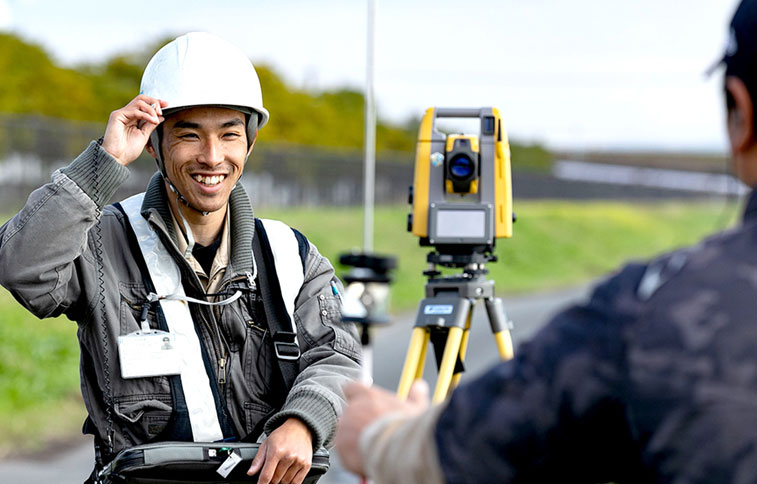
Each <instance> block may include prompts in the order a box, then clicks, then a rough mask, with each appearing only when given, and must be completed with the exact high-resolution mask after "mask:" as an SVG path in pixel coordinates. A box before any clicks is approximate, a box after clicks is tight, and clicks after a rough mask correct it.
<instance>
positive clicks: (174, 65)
mask: <svg viewBox="0 0 757 484" xmlns="http://www.w3.org/2000/svg"><path fill="white" fill-rule="evenodd" d="M140 93H142V94H146V95H148V96H150V97H154V98H157V99H162V100H164V101H167V102H168V106H166V107H165V108H163V111H164V112H166V113H170V112H171V111H173V110H178V109H182V108H187V107H191V106H205V105H213V106H224V107H228V108H232V109H237V110H239V111H243V112H246V113H248V114H251V113H252V112H256V113H258V115H257V116H256V117H257V126H248V131H249V132H251V133H252V134H254V133H255V129H256V128H257V129H260V128H262V127H263V126H264V125H265V124H266V123H267V122H268V111H267V110H266V109H265V108H264V107H263V95H262V93H261V92H260V80H259V79H258V74H257V72H255V67H253V65H252V63H251V62H250V60H249V59H248V58H247V55H246V54H245V53H244V52H243V51H242V50H241V49H239V48H238V47H237V46H235V45H233V44H231V43H229V42H227V41H226V40H224V39H221V38H220V37H217V36H215V35H213V34H209V33H206V32H190V33H188V34H186V35H182V36H181V37H178V38H177V39H175V40H173V41H171V42H169V43H168V44H166V45H164V46H163V47H162V48H161V49H160V50H159V51H158V52H156V53H155V55H154V56H153V57H152V59H150V62H149V63H148V64H147V67H145V72H144V73H143V74H142V84H141V86H140Z"/></svg>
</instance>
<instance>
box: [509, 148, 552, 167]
mask: <svg viewBox="0 0 757 484" xmlns="http://www.w3.org/2000/svg"><path fill="white" fill-rule="evenodd" d="M510 156H511V163H512V167H513V170H527V171H540V172H549V171H550V170H551V169H552V161H553V156H552V154H551V153H550V152H549V151H547V150H546V149H544V147H542V146H539V145H535V144H531V145H520V144H517V143H512V142H510Z"/></svg>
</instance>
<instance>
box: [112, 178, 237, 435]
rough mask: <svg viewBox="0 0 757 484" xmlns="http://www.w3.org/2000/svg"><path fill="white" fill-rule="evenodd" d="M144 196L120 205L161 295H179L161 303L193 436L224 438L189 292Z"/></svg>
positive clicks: (165, 299)
mask: <svg viewBox="0 0 757 484" xmlns="http://www.w3.org/2000/svg"><path fill="white" fill-rule="evenodd" d="M143 198H144V193H141V194H138V195H134V196H133V197H130V198H128V199H126V200H124V201H123V202H121V206H122V208H123V209H124V212H125V213H126V215H127V217H128V218H129V223H130V224H131V227H132V230H133V231H134V233H135V235H136V237H137V241H138V243H139V248H140V250H141V252H142V256H143V257H144V259H145V263H146V266H147V270H148V271H149V272H150V277H151V279H152V281H153V284H154V286H155V291H156V292H157V293H158V294H165V295H173V296H176V298H175V299H167V298H163V299H160V300H159V304H160V307H161V309H162V310H163V313H164V315H165V319H166V323H167V324H168V329H169V331H170V332H171V333H175V334H176V338H177V343H178V344H177V346H178V350H179V352H180V354H181V358H182V371H181V386H182V389H183V390H184V397H185V400H186V404H187V408H188V410H189V420H190V425H191V428H192V438H193V439H194V440H195V442H213V441H216V440H221V439H223V431H222V430H221V424H220V422H219V421H218V414H217V410H216V404H215V399H214V398H213V391H212V389H211V388H210V380H209V378H208V375H207V372H206V370H205V363H204V361H203V358H202V348H201V346H200V339H199V337H198V336H197V332H196V331H195V327H194V321H193V320H192V315H191V313H190V312H189V306H188V304H186V302H185V301H183V300H182V299H183V298H186V294H185V293H184V287H183V286H182V284H181V272H180V270H179V267H178V266H177V265H176V263H175V262H174V260H173V258H172V257H171V255H170V254H169V253H168V250H167V249H166V248H165V246H164V245H163V243H162V242H161V241H160V238H159V237H158V235H157V234H156V233H155V232H154V231H153V229H152V228H151V227H150V225H149V224H148V223H147V221H146V220H145V219H144V217H143V216H142V214H141V208H142V199H143Z"/></svg>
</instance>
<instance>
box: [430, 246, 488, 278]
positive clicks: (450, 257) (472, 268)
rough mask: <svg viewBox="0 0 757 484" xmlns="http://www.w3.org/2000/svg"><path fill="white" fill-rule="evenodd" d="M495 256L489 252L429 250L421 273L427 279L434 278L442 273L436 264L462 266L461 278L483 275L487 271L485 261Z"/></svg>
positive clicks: (453, 266)
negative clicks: (425, 266)
mask: <svg viewBox="0 0 757 484" xmlns="http://www.w3.org/2000/svg"><path fill="white" fill-rule="evenodd" d="M496 261H497V256H496V255H494V254H492V253H491V252H477V251H472V252H457V253H454V252H453V253H449V252H436V251H432V252H429V253H428V255H427V256H426V262H428V264H429V265H428V269H427V270H425V271H423V275H424V276H426V277H428V278H429V279H435V278H437V277H439V276H441V275H442V273H441V271H440V270H438V269H437V267H436V266H442V267H452V268H463V274H462V276H457V277H463V278H473V277H477V276H483V275H486V274H488V273H489V270H488V269H486V267H485V264H486V263H487V262H496Z"/></svg>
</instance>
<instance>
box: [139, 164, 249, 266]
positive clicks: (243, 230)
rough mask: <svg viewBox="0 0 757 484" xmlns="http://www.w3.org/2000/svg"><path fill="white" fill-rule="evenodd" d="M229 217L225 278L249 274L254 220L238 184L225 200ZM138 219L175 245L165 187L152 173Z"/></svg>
mask: <svg viewBox="0 0 757 484" xmlns="http://www.w3.org/2000/svg"><path fill="white" fill-rule="evenodd" d="M229 210H231V214H230V217H229V221H230V222H231V227H230V230H231V260H230V261H229V267H228V268H227V270H226V274H227V275H232V276H233V275H236V274H244V273H252V270H253V269H252V267H253V263H252V239H253V237H255V216H254V213H253V211H252V203H251V202H250V198H249V197H248V196H247V192H246V191H245V189H244V187H242V184H241V183H237V185H236V186H235V187H234V189H233V190H232V191H231V195H230V196H229ZM142 216H144V217H145V218H146V219H147V220H148V221H151V222H153V223H154V224H155V225H156V226H158V227H159V228H160V229H161V230H162V231H163V232H164V233H165V234H167V235H168V237H169V238H170V239H171V241H172V242H173V243H174V245H177V244H176V241H177V234H176V231H175V230H174V227H173V223H171V209H170V208H169V206H168V194H167V193H166V184H165V183H164V181H163V176H162V175H161V174H160V173H155V174H154V175H153V176H152V178H151V179H150V182H149V183H148V184H147V190H145V198H144V200H143V201H142Z"/></svg>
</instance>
